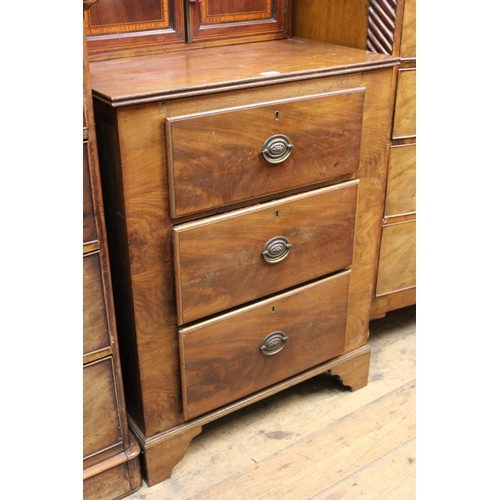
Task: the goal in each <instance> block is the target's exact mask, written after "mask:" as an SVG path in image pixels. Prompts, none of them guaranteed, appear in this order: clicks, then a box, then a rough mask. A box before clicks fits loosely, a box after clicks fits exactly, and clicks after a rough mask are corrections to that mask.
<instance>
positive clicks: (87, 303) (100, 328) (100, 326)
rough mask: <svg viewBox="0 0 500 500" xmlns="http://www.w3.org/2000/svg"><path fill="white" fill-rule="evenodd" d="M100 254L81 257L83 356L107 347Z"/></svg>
mask: <svg viewBox="0 0 500 500" xmlns="http://www.w3.org/2000/svg"><path fill="white" fill-rule="evenodd" d="M109 345H110V342H109V333H108V321H107V316H106V305H105V302H104V290H103V283H102V277H101V262H100V253H99V252H96V253H93V254H89V255H86V256H84V257H83V354H84V355H85V354H89V353H91V352H94V351H97V350H99V349H103V348H105V347H109Z"/></svg>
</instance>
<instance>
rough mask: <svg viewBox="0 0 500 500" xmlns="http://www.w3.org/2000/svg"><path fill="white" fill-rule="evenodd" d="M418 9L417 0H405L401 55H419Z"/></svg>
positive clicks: (404, 56) (405, 56) (409, 56)
mask: <svg viewBox="0 0 500 500" xmlns="http://www.w3.org/2000/svg"><path fill="white" fill-rule="evenodd" d="M416 14H417V9H416V0H405V6H404V13H403V30H402V34H401V50H400V53H401V57H403V58H411V57H417V29H416V28H417V15H416Z"/></svg>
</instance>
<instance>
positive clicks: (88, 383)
mask: <svg viewBox="0 0 500 500" xmlns="http://www.w3.org/2000/svg"><path fill="white" fill-rule="evenodd" d="M113 371H114V366H113V359H112V358H111V357H108V358H104V359H102V360H99V361H97V362H95V363H90V364H87V365H85V366H84V368H83V457H84V463H85V465H86V466H87V467H88V466H89V465H92V464H93V463H96V462H97V461H99V462H101V461H103V460H105V459H106V458H109V457H110V456H113V455H115V454H116V453H118V452H120V451H122V450H123V449H124V446H123V438H122V431H121V429H122V426H123V422H121V421H120V415H119V411H118V401H117V399H116V381H115V376H114V373H113ZM96 455H97V456H96Z"/></svg>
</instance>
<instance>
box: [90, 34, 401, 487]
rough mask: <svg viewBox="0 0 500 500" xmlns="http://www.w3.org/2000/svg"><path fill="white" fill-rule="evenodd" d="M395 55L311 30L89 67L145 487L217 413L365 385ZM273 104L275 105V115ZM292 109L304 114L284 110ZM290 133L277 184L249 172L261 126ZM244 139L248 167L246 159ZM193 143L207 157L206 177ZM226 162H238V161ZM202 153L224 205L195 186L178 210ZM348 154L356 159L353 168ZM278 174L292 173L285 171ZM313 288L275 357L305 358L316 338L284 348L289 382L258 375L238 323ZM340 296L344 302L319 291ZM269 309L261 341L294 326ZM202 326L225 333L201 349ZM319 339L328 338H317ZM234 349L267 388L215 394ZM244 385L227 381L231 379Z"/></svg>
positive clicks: (247, 385) (250, 335)
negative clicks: (273, 243) (307, 383)
mask: <svg viewBox="0 0 500 500" xmlns="http://www.w3.org/2000/svg"><path fill="white" fill-rule="evenodd" d="M397 64H398V60H397V59H396V58H392V57H388V56H383V55H378V54H371V53H368V52H365V51H360V50H356V49H347V48H344V47H339V46H335V45H330V44H324V43H320V42H309V41H307V40H303V39H288V40H277V41H272V42H258V43H251V44H244V45H243V44H240V45H234V46H224V47H210V48H203V49H193V50H190V51H182V52H169V53H165V54H154V55H153V54H151V55H148V56H140V57H134V58H130V59H115V60H109V61H94V62H93V63H91V72H92V83H93V90H94V104H95V109H96V117H97V128H98V139H99V145H100V160H101V167H102V176H103V184H104V187H105V189H104V192H105V206H106V207H107V208H106V213H107V221H108V222H109V223H108V231H109V242H110V248H111V249H112V250H111V252H112V256H113V258H112V263H113V266H114V269H113V274H114V279H115V283H116V286H115V287H114V289H115V297H116V300H115V305H116V308H117V311H118V314H117V318H118V321H119V331H120V348H121V351H122V360H123V362H122V365H123V366H124V367H126V369H124V376H125V379H126V382H125V388H126V391H127V409H128V412H129V421H130V425H131V427H132V429H134V433H135V434H136V435H137V437H138V440H139V442H140V443H141V446H142V448H143V451H144V464H145V475H146V478H147V481H148V484H155V483H156V482H158V481H161V480H163V479H165V478H166V477H168V476H169V475H170V474H171V472H172V467H173V466H174V465H175V463H176V462H177V461H178V460H180V458H181V457H182V455H183V452H184V450H185V448H186V447H187V446H188V444H189V441H190V440H191V439H192V437H193V436H194V435H196V434H197V433H198V432H200V430H201V426H202V425H203V423H206V422H209V421H211V420H213V419H215V418H218V416H219V415H222V414H225V413H228V412H230V411H234V410H235V409H236V408H239V407H243V406H245V405H247V404H251V403H252V402H253V401H255V400H258V399H259V398H263V397H266V395H267V394H271V393H272V392H273V391H274V392H276V391H278V390H282V389H283V388H284V387H286V386H289V385H290V384H294V383H297V381H299V380H304V379H306V378H308V377H311V376H314V375H315V374H318V373H321V372H322V371H327V370H330V371H331V372H332V374H336V375H341V376H342V379H343V380H344V379H345V381H346V383H347V385H352V387H353V388H355V389H358V388H360V387H362V386H363V384H364V383H366V380H367V370H368V362H369V355H370V353H369V348H367V347H366V341H367V338H368V322H369V309H370V305H371V294H372V292H373V286H374V281H375V274H376V267H375V265H376V262H375V258H376V253H377V249H378V244H379V241H380V235H381V227H380V224H379V221H380V219H381V218H382V216H383V205H382V204H381V203H380V200H381V199H382V198H383V194H384V192H385V178H386V174H387V159H388V148H387V141H388V140H389V137H390V124H391V118H392V103H393V93H392V91H393V82H394V77H395V68H396V66H397ZM320 102H324V103H326V105H325V106H321V105H320V104H319V103H320ZM275 106H276V107H275ZM309 106H310V109H309ZM301 109H302V111H301ZM261 112H262V113H263V115H262V116H264V115H265V114H266V113H268V112H269V120H268V118H267V115H266V118H265V119H264V118H261V115H260V114H259V113H261ZM276 112H278V114H276ZM344 112H345V116H343V113H344ZM247 113H249V116H250V118H248V117H247V115H246V114H247ZM287 113H292V115H291V116H293V117H294V119H293V120H291V121H287ZM240 117H243V118H242V119H241V120H240ZM256 118H257V122H256V123H254V119H256ZM276 118H278V119H277V120H276ZM190 120H192V121H191V122H190ZM198 120H199V121H198ZM259 120H260V121H259ZM301 121H303V129H301V125H302V123H301ZM291 122H295V124H294V126H290V123H291ZM322 125H323V126H324V127H325V129H326V128H328V127H331V128H333V129H334V130H328V131H327V130H323V129H322ZM281 126H283V127H284V129H286V127H289V128H288V129H286V131H287V133H288V134H289V135H290V136H292V135H294V134H295V133H297V134H298V135H297V136H294V137H295V139H294V143H295V144H294V148H295V147H297V148H298V149H297V150H296V151H292V154H291V155H290V157H288V158H287V159H286V160H284V162H283V163H282V164H280V165H275V166H272V167H269V168H272V169H274V168H276V171H273V173H274V174H275V175H274V179H273V182H272V185H271V182H270V183H269V184H270V187H269V186H267V185H266V182H263V180H262V179H261V176H259V175H257V174H254V173H253V172H252V168H254V167H257V168H261V167H260V166H259V165H257V161H256V157H257V156H256V154H255V149H257V150H258V147H260V141H258V144H259V146H254V147H253V148H252V149H251V150H250V149H249V148H248V147H247V148H246V149H245V147H242V146H247V143H246V142H245V141H246V139H248V138H249V137H250V138H253V137H254V136H256V135H257V133H260V132H258V130H257V129H259V128H262V137H269V136H272V135H273V134H276V133H280V132H283V130H284V129H281ZM327 126H328V127H327ZM175 127H179V129H177V131H176V129H175ZM226 131H227V136H226V135H225V132H226ZM177 132H178V133H177ZM170 133H172V136H171V137H169V134H170ZM176 134H177V135H176ZM342 134H346V136H345V137H342ZM212 136H213V137H214V138H213V140H210V139H209V137H212ZM318 138H319V140H318ZM321 138H324V140H325V141H327V142H329V143H331V144H333V143H335V144H336V145H337V146H338V147H331V145H329V144H322V143H321ZM198 140H199V143H197V141H198ZM252 140H253V139H252ZM233 143H235V146H234V147H232V144H233ZM255 144H257V141H256V142H255ZM329 149H330V151H331V159H327V158H328V156H329V153H326V151H328V150H329ZM238 150H241V151H242V153H241V154H242V156H243V157H244V158H246V159H248V160H249V161H248V162H245V161H243V160H242V161H241V164H239V161H238V154H237V152H238ZM307 150H308V151H309V155H308V154H307V153H305V151H307ZM294 153H297V154H296V155H295V156H294ZM190 154H191V155H193V157H195V158H196V157H197V156H199V157H200V158H196V159H195V160H193V162H192V166H193V171H192V172H191V170H190V168H191V162H190V161H189V155H190ZM316 155H317V156H316ZM322 155H323V157H322ZM228 156H229V157H231V156H232V158H233V159H232V160H231V162H228V163H227V164H225V165H224V164H223V159H224V158H226V157H228ZM221 160H222V166H221V165H219V163H220V161H221ZM289 160H290V165H288V163H287V162H288V161H289ZM204 161H206V162H207V163H211V166H213V167H214V169H215V172H216V176H215V178H216V180H215V181H212V180H210V181H209V183H208V184H207V186H210V189H213V190H214V193H215V194H214V197H213V199H212V200H211V201H209V202H208V203H207V202H206V200H205V199H203V197H197V196H196V189H194V190H193V191H192V193H193V195H192V198H193V199H192V200H184V202H183V204H179V207H177V206H176V203H177V201H178V197H177V196H178V195H179V196H181V195H182V192H179V193H177V192H175V188H176V186H175V183H176V182H180V183H181V184H182V182H183V181H185V185H186V189H187V188H192V187H193V186H194V187H196V186H195V184H196V182H198V180H199V178H200V177H202V175H201V174H200V172H202V171H203V168H206V167H204V166H203V163H204ZM259 161H260V160H259ZM176 162H179V164H178V165H176ZM294 162H296V164H295V166H294V167H293V168H290V166H291V165H293V163H294ZM330 162H331V163H330ZM336 162H338V165H342V164H344V165H348V166H347V168H346V170H342V171H341V172H342V173H339V174H338V175H337V174H336V173H335V168H336V167H335V166H334V165H335V164H336ZM234 165H236V168H233V167H234ZM332 165H333V166H332ZM245 166H246V167H247V168H248V169H249V171H250V173H249V175H247V172H246V171H245ZM266 167H267V166H266ZM281 167H283V168H282V169H281V173H284V174H286V173H287V172H288V174H289V175H283V176H281V177H280V168H281ZM217 168H219V170H218V171H217ZM287 168H288V171H287ZM176 169H177V170H176ZM211 169H212V168H211V167H210V168H207V170H211ZM309 169H311V170H309ZM261 172H265V169H261ZM318 172H319V174H320V175H319V176H318ZM240 173H244V174H245V175H247V177H245V175H241V176H240ZM294 173H297V175H293V174H294ZM252 175H253V176H254V177H253V179H255V184H256V185H257V186H256V187H255V189H254V186H253V185H249V182H248V181H249V179H250V180H251V179H252ZM240 177H241V178H240ZM240 181H241V182H242V186H241V188H240V191H238V183H239V182H240ZM259 182H260V184H259ZM250 184H251V183H250ZM233 188H234V189H233ZM245 188H248V189H247V190H246V189H245ZM252 189H254V190H253V191H252ZM180 191H183V189H182V190H180ZM203 191H204V189H201V190H200V192H201V193H203ZM246 192H248V193H249V194H246ZM231 196H233V197H231ZM208 198H209V197H208ZM198 203H199V204H198ZM278 236H280V237H283V236H286V237H287V239H289V240H290V243H291V244H292V247H291V251H290V253H289V255H288V256H287V257H286V258H285V259H284V260H282V261H280V262H277V263H275V264H271V265H269V264H268V263H265V262H264V261H263V256H262V251H263V246H264V245H265V244H266V242H268V241H269V240H270V239H271V240H272V239H273V238H274V237H278ZM252 266H253V267H252ZM346 268H347V273H346V274H345V275H344V274H343V273H344V271H345V270H346ZM335 273H341V274H342V275H343V276H348V277H349V278H348V281H349V282H348V283H347V281H345V280H347V278H342V279H341V278H339V281H338V282H337V281H336V283H340V282H341V283H343V285H342V287H340V288H339V290H340V289H341V290H342V291H341V292H340V291H338V290H337V291H335V292H332V290H329V292H328V293H327V292H326V291H325V293H324V294H322V293H320V292H319V290H320V288H321V287H319V282H320V281H321V280H324V279H328V278H330V277H333V276H336V274H335ZM316 285H317V286H318V288H316ZM302 287H307V288H306V289H304V290H303V291H301V294H303V295H302V296H303V300H298V299H294V301H295V300H296V302H295V305H294V307H291V308H290V309H289V316H287V317H286V318H282V319H283V321H282V328H283V329H285V328H286V326H287V324H292V323H294V322H295V321H298V323H297V325H299V323H300V327H299V329H301V330H302V331H303V335H304V336H302V334H301V335H299V336H296V335H295V334H294V335H293V336H292V335H291V336H290V342H292V337H293V338H294V339H295V341H294V342H292V343H291V344H289V345H288V346H285V348H284V349H283V351H281V352H279V353H277V354H275V356H280V354H285V353H286V350H287V347H289V346H293V345H298V344H301V345H302V349H303V352H304V354H303V358H302V357H301V355H300V351H301V349H298V350H294V349H290V353H293V355H292V357H291V358H290V363H283V361H281V362H280V358H279V357H277V358H276V360H277V362H278V364H280V363H282V364H280V368H279V369H278V370H277V375H276V376H277V378H272V377H271V375H270V378H269V383H271V384H272V385H271V386H266V383H267V382H266V380H265V379H266V378H267V377H263V378H261V379H259V376H258V373H260V369H259V368H258V366H259V362H261V361H262V359H261V358H260V357H259V356H263V355H262V354H261V353H260V352H259V346H258V345H256V344H255V340H256V339H257V336H256V335H257V331H255V332H254V331H252V329H251V328H245V333H242V334H241V335H242V336H241V338H240V337H238V339H237V342H236V341H235V345H234V350H233V349H232V348H231V335H232V331H234V330H235V329H236V330H237V329H238V326H239V325H240V323H239V322H240V321H241V326H242V327H243V326H244V323H245V321H247V322H248V321H249V320H248V319H247V320H245V319H244V318H248V316H247V314H257V313H256V310H257V309H251V308H253V307H254V306H257V304H259V303H258V302H255V301H264V302H265V301H267V300H276V304H281V302H280V300H281V299H280V298H279V295H281V294H285V295H286V294H288V293H295V292H298V290H299V288H302ZM323 290H324V289H323ZM330 292H331V294H330ZM117 294H118V295H117ZM298 296H300V295H299V294H298V293H297V297H298ZM329 296H330V297H332V298H333V300H334V302H335V304H334V305H332V306H331V307H330V305H326V304H325V303H323V302H322V301H323V300H326V301H328V300H329V299H328V297H329ZM290 300H291V299H290ZM269 305H270V304H267V303H266V305H265V306H263V307H264V309H265V307H267V306H269ZM346 305H347V308H346ZM279 307H281V306H279ZM337 307H338V308H340V309H341V310H342V311H345V322H344V319H343V314H344V312H342V314H340V312H339V315H337V313H335V311H336V310H337V309H336V308H337ZM248 308H250V309H251V310H252V313H250V312H248V311H249V310H250V309H248ZM340 309H339V310H340ZM330 313H332V314H333V315H331V314H330ZM271 315H272V313H270V314H269V315H267V314H266V315H264V316H263V317H266V319H267V326H268V327H269V328H266V327H265V325H264V324H263V325H262V329H260V328H259V331H258V334H259V335H258V337H259V341H261V340H262V339H261V336H262V332H263V331H267V332H268V333H270V332H271V331H272V330H273V329H274V328H276V329H278V330H279V325H278V324H277V323H273V321H274V320H272V318H271ZM274 317H275V318H278V317H279V315H275V316H274ZM255 318H257V316H255ZM339 318H340V319H339ZM287 322H289V323H287ZM213 325H217V326H213ZM205 328H206V330H205ZM212 328H213V329H214V330H212ZM202 331H205V332H212V333H210V335H213V336H212V339H213V342H211V343H209V344H207V346H206V349H202V352H201V354H198V353H199V348H198V347H197V343H198V342H197V340H196V339H199V340H200V342H201V341H206V340H207V338H206V337H205V336H204V335H203V334H202V333H201V332H202ZM195 332H197V333H195ZM329 332H332V333H331V334H330V333H329ZM236 333H238V332H236ZM179 335H182V336H181V337H179ZM307 338H311V339H318V342H312V344H311V345H309V344H308V342H307ZM190 339H195V340H194V343H193V342H191V340H190ZM297 339H301V340H300V341H299V342H298V343H297ZM257 344H258V342H257ZM318 344H319V345H323V344H324V345H323V347H318ZM222 345H225V346H226V347H227V353H226V354H224V356H226V357H227V359H228V360H230V359H232V360H233V361H234V360H235V359H240V357H239V355H238V354H237V352H240V348H239V347H237V346H240V347H242V349H243V350H242V351H241V352H245V350H246V349H247V348H249V346H250V345H253V346H254V348H255V349H256V352H255V353H253V354H252V355H250V357H248V358H247V357H246V356H242V357H241V359H240V363H241V366H240V369H241V370H242V371H244V370H249V371H248V372H247V373H252V374H253V376H254V378H255V383H256V385H255V386H252V383H253V382H252V381H251V380H245V381H242V382H241V384H233V385H232V387H231V389H230V390H229V392H226V391H224V392H225V395H222V392H221V393H220V399H218V396H217V394H218V392H217V391H215V392H212V393H210V390H213V389H210V387H211V378H210V377H211V376H212V371H211V370H208V371H207V370H205V371H203V365H204V362H203V360H202V358H203V357H204V359H206V360H207V363H208V362H210V363H215V365H214V366H216V365H217V359H218V358H219V357H220V354H221V353H220V351H221V349H222V350H223V347H220V346H222ZM182 346H183V347H182ZM180 348H182V349H184V351H183V354H182V355H183V356H184V357H181V354H180V351H179V349H180ZM295 349H296V348H295ZM309 349H312V351H309ZM308 353H309V354H308ZM311 353H315V354H311ZM257 355H258V356H257ZM200 356H201V357H200ZM254 356H257V357H256V358H255V357H254ZM313 358H314V359H313ZM195 360H197V361H195ZM245 360H247V361H248V366H247V365H246V364H245V363H246V361H245ZM233 361H231V362H233ZM193 362H194V363H195V365H197V366H195V365H193V364H192V363H193ZM181 363H184V366H183V367H182V366H181ZM200 366H201V368H200ZM200 370H201V371H200ZM217 370H218V369H217ZM221 372H222V370H221ZM271 372H272V370H271ZM271 372H269V373H271ZM197 373H200V375H199V376H197V375H196V374H197ZM230 379H231V377H230V375H227V378H226V380H225V381H223V383H225V382H227V383H228V384H229V386H231V383H232V380H230ZM197 387H198V389H197ZM259 387H260V388H259ZM240 389H241V392H240ZM252 391H257V392H252ZM214 394H216V395H215V397H214ZM238 398H239V399H238ZM221 405H222V406H221Z"/></svg>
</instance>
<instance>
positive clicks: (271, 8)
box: [187, 0, 290, 44]
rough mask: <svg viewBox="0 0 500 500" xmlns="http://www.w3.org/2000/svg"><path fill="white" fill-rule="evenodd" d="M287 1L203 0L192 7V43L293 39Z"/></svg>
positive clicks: (189, 34) (189, 29)
mask: <svg viewBox="0 0 500 500" xmlns="http://www.w3.org/2000/svg"><path fill="white" fill-rule="evenodd" d="M286 3H287V1H286V0H200V1H199V2H193V3H190V4H189V5H188V12H187V15H188V41H189V42H206V41H207V40H211V41H213V42H215V43H218V44H220V43H221V41H223V40H228V39H233V40H237V41H240V42H241V41H246V42H248V41H256V40H272V39H279V38H285V37H287V36H290V31H289V27H290V22H289V18H290V9H288V12H287V10H286V8H285V6H286Z"/></svg>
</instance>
